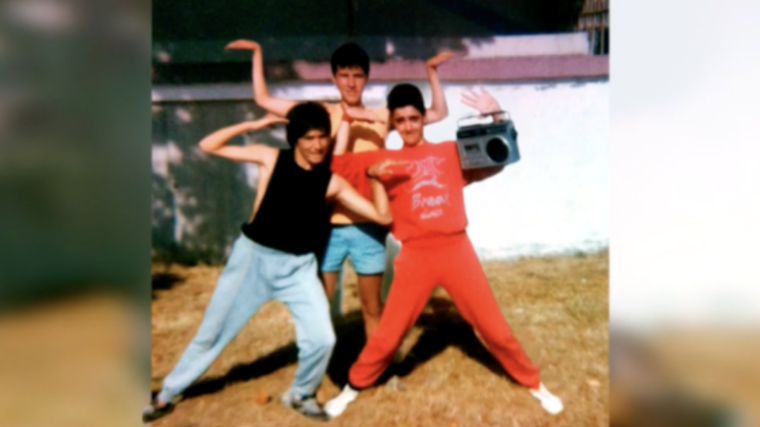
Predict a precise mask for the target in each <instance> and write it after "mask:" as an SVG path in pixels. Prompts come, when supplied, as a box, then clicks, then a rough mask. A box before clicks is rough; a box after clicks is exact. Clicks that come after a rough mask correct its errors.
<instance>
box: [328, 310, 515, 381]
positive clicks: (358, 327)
mask: <svg viewBox="0 0 760 427" xmlns="http://www.w3.org/2000/svg"><path fill="white" fill-rule="evenodd" d="M428 307H430V308H432V313H423V314H422V315H421V316H420V317H419V319H417V322H416V325H417V326H421V327H422V328H423V333H422V334H421V335H420V337H419V338H418V340H417V342H416V343H415V344H414V346H413V347H412V349H411V350H410V351H409V353H407V354H406V357H404V359H403V360H402V361H401V362H399V363H393V364H391V366H389V367H388V369H386V371H385V372H384V373H383V375H381V376H380V378H379V379H378V381H377V385H382V384H385V383H386V382H387V381H388V380H390V379H391V378H392V377H393V376H394V375H398V376H400V377H404V376H407V375H409V374H410V373H411V372H412V371H414V369H416V368H417V366H419V365H421V364H423V363H425V362H427V361H428V360H430V359H432V358H434V357H435V356H436V355H438V354H439V353H441V352H442V351H443V350H445V349H446V348H447V347H449V346H454V347H457V348H459V349H460V350H461V351H462V352H464V353H465V354H466V355H467V356H468V357H470V358H472V359H474V360H476V361H478V362H480V363H481V364H483V365H484V366H485V367H487V368H488V369H489V370H490V371H491V372H493V373H495V374H497V375H499V376H503V377H506V378H508V379H510V380H511V381H514V379H512V378H511V377H510V376H509V375H508V374H507V373H506V371H504V368H502V366H501V364H500V363H499V362H498V361H497V360H496V359H495V358H494V357H493V356H492V355H491V353H490V352H489V351H488V349H487V348H486V347H485V346H484V345H483V343H482V342H481V341H480V339H479V338H478V337H477V335H475V332H474V331H473V329H472V327H471V326H470V325H469V324H468V323H467V322H466V321H465V320H464V319H463V318H462V316H461V315H460V314H459V311H457V309H456V306H455V305H454V304H453V303H452V302H451V301H450V300H448V299H445V298H431V299H430V301H429V302H428ZM335 330H336V335H337V337H338V341H337V343H336V344H335V350H334V351H333V357H332V360H331V361H330V366H329V367H328V368H327V375H329V377H330V379H331V380H332V381H333V382H334V383H335V384H338V385H339V386H343V385H345V384H346V383H347V382H348V370H349V368H350V367H351V364H352V363H354V362H355V361H356V359H358V358H359V353H361V350H362V348H364V345H365V343H366V337H365V333H364V323H363V321H362V315H361V312H360V311H354V312H351V313H348V314H347V315H346V316H344V317H343V318H342V319H340V320H338V321H336V323H335Z"/></svg>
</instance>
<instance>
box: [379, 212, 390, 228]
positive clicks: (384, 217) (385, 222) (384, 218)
mask: <svg viewBox="0 0 760 427" xmlns="http://www.w3.org/2000/svg"><path fill="white" fill-rule="evenodd" d="M392 222H393V215H391V213H390V212H388V213H387V214H385V215H382V216H381V217H380V225H391V223H392Z"/></svg>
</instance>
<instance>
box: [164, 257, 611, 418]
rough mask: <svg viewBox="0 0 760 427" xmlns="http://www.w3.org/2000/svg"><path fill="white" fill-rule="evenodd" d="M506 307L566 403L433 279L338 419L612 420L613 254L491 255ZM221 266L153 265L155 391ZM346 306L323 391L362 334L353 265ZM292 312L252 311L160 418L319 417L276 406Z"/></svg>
mask: <svg viewBox="0 0 760 427" xmlns="http://www.w3.org/2000/svg"><path fill="white" fill-rule="evenodd" d="M483 267H484V269H485V271H486V275H487V276H488V279H489V282H490V284H491V288H492V289H493V292H494V295H495V296H496V298H497V300H498V302H499V304H500V305H501V307H502V312H503V314H504V317H505V318H506V319H507V321H508V322H509V324H510V326H511V327H512V329H513V331H514V334H515V336H517V338H518V339H519V340H520V342H521V343H522V344H523V346H524V348H525V350H526V351H527V353H528V355H529V356H530V357H531V358H532V360H533V361H534V363H535V364H536V365H537V366H538V367H539V368H540V369H541V374H542V381H543V382H544V384H546V386H547V387H548V388H549V389H550V390H552V391H553V392H554V393H555V394H557V395H558V396H560V397H561V398H562V399H563V402H564V403H565V411H564V412H563V413H561V414H559V415H557V416H551V415H549V414H547V413H545V412H544V411H543V410H542V409H541V407H540V405H539V404H538V402H537V401H535V400H534V399H533V398H532V397H531V396H530V394H529V393H528V392H527V390H525V389H524V388H523V387H521V386H519V385H517V384H516V383H515V382H514V381H513V380H511V379H510V378H509V377H508V376H506V375H505V374H504V372H503V370H502V368H501V367H500V366H499V365H498V363H496V361H495V359H493V357H491V356H490V354H489V353H488V352H487V350H486V348H485V347H484V346H483V344H481V342H480V341H479V339H478V338H477V336H476V334H475V333H474V332H473V330H472V329H471V328H470V327H469V326H468V325H467V324H466V323H465V322H464V321H463V320H462V318H461V316H460V315H459V313H458V312H457V310H456V308H455V307H454V306H453V304H452V303H451V302H450V300H449V299H448V296H447V295H446V293H445V292H444V291H443V290H441V289H437V290H436V291H435V292H434V294H433V295H432V297H431V300H430V303H429V304H428V307H427V308H426V309H425V311H424V312H423V314H422V316H421V317H420V319H419V320H418V322H417V325H416V326H415V327H414V329H413V330H412V331H411V332H410V333H409V335H408V336H407V337H406V339H405V341H404V343H403V345H402V354H404V355H405V358H404V359H403V361H401V362H400V363H396V364H394V365H392V366H391V367H390V368H389V370H388V372H386V374H385V375H384V376H383V378H381V381H380V384H378V385H377V386H376V387H374V388H371V389H369V390H367V391H365V392H362V393H361V394H360V396H359V398H358V399H357V400H356V401H355V402H354V403H353V404H352V405H351V406H349V408H348V409H347V410H346V412H345V413H344V414H343V415H342V416H341V417H339V418H337V419H335V420H332V421H330V422H329V423H328V425H333V426H336V427H338V426H396V425H398V426H446V427H465V426H514V427H518V426H521V427H527V426H557V427H559V426H567V427H570V426H573V427H576V426H584V427H585V426H607V425H609V414H608V388H609V377H608V254H607V252H602V253H599V254H593V255H579V256H567V257H549V258H533V259H523V260H519V261H514V262H486V263H484V264H483ZM220 271H221V267H208V266H197V267H182V266H177V265H161V264H155V265H154V266H153V305H152V332H153V338H152V345H153V348H152V368H153V378H152V382H153V386H152V387H153V390H154V391H155V390H158V389H159V388H160V384H161V380H162V379H163V377H164V376H165V375H167V374H168V372H169V371H170V370H171V368H172V367H173V365H174V363H175V362H176V361H177V359H178V358H179V356H180V354H181V352H182V351H183V350H184V348H185V346H186V345H187V343H188V342H189V341H190V339H191V338H192V336H193V334H194V333H195V331H196V329H197V327H198V325H199V324H200V321H201V318H202V316H203V311H204V309H205V307H206V304H207V302H208V300H209V298H210V297H211V294H212V292H213V290H214V286H215V282H216V278H217V276H218V274H219V272H220ZM343 307H344V311H345V312H346V313H347V314H346V315H345V316H344V317H343V318H342V319H339V320H337V321H336V322H335V328H336V334H337V337H338V343H337V345H336V347H335V351H334V356H333V360H332V361H331V364H330V367H329V369H328V375H326V377H325V380H324V382H323V384H322V387H321V388H320V390H319V392H318V394H317V398H318V400H319V401H320V402H325V401H326V400H328V399H329V398H331V397H333V396H334V395H336V394H337V393H338V391H339V390H340V387H341V386H342V385H343V384H344V383H345V380H346V376H347V371H348V368H349V366H350V364H351V362H352V361H353V360H355V359H356V357H357V356H358V353H359V351H360V350H361V347H362V345H363V344H364V341H365V337H364V330H363V325H362V320H361V315H360V313H359V311H358V310H359V301H358V297H357V290H356V277H355V275H354V274H353V273H352V272H351V273H350V274H348V275H347V280H346V292H345V298H344V301H343ZM296 358H297V350H296V347H295V344H294V330H293V326H292V323H291V320H290V315H289V313H288V311H287V309H286V308H285V306H284V305H282V304H281V303H278V302H270V303H268V304H266V305H265V306H263V307H262V309H261V310H260V311H259V312H258V313H257V314H256V315H255V316H254V317H253V318H252V319H251V320H250V321H249V323H248V324H247V325H246V326H245V327H244V329H243V330H242V331H241V333H240V334H239V335H238V337H237V338H235V340H233V341H232V342H231V343H230V345H229V346H228V347H227V348H226V349H225V351H224V352H223V353H222V354H221V355H220V357H219V358H218V359H217V360H216V361H215V362H214V364H213V365H212V366H211V368H210V369H209V371H208V372H207V373H206V374H205V375H204V376H203V377H202V378H201V379H200V380H198V381H197V382H196V384H194V385H193V386H191V387H190V388H189V389H188V390H187V391H186V393H185V396H184V399H183V400H182V401H181V402H180V403H179V404H178V405H177V408H176V409H175V411H174V412H173V413H171V414H169V415H167V416H166V417H164V418H162V419H160V420H158V421H156V422H154V423H153V425H154V426H157V427H169V426H173V427H195V426H198V427H200V426H238V427H249V426H250V427H252V426H261V427H270V426H271V427H274V426H278V427H279V426H284V425H288V426H311V425H318V424H319V423H316V422H314V421H311V420H308V419H305V418H304V417H302V416H300V415H299V414H297V413H295V412H293V411H291V410H289V409H287V408H285V407H283V406H282V405H280V404H279V402H278V400H277V396H278V395H279V393H281V392H283V391H284V390H286V389H287V388H288V385H289V384H290V381H291V380H292V378H293V373H294V372H295V368H296Z"/></svg>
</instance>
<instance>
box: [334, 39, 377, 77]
mask: <svg viewBox="0 0 760 427" xmlns="http://www.w3.org/2000/svg"><path fill="white" fill-rule="evenodd" d="M330 66H331V67H332V73H333V76H334V75H335V73H336V72H337V71H338V67H340V68H346V67H359V68H361V69H362V70H363V71H364V74H366V75H367V76H369V55H367V52H366V51H365V50H364V49H362V48H361V47H360V46H359V45H358V44H356V43H353V42H351V43H346V44H344V45H343V46H341V47H339V48H337V49H335V52H333V54H332V58H330Z"/></svg>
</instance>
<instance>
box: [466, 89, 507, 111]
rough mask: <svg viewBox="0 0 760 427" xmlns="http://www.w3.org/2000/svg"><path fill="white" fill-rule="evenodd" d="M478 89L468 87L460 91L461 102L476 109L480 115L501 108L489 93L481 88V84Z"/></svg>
mask: <svg viewBox="0 0 760 427" xmlns="http://www.w3.org/2000/svg"><path fill="white" fill-rule="evenodd" d="M479 89H480V90H476V89H473V88H471V87H468V88H467V89H466V90H465V91H464V92H462V99H461V102H462V104H464V105H466V106H468V107H472V108H474V109H476V110H478V112H479V113H480V114H481V116H483V115H485V114H488V113H494V112H496V111H499V110H501V107H500V106H499V103H498V102H496V99H495V98H494V97H493V96H491V94H490V93H488V92H486V90H485V89H483V86H481V87H480V88H479Z"/></svg>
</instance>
